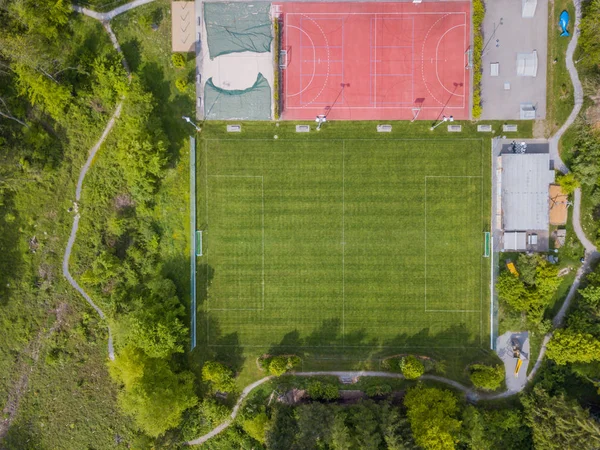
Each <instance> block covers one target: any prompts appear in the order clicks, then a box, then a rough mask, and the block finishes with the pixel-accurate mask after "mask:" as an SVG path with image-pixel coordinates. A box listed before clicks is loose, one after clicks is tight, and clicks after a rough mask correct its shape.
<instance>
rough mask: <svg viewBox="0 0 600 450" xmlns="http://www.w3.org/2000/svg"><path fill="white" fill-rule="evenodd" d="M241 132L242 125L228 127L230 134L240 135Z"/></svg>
mask: <svg viewBox="0 0 600 450" xmlns="http://www.w3.org/2000/svg"><path fill="white" fill-rule="evenodd" d="M240 131H242V126H241V125H227V132H228V133H239V132H240Z"/></svg>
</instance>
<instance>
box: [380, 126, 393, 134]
mask: <svg viewBox="0 0 600 450" xmlns="http://www.w3.org/2000/svg"><path fill="white" fill-rule="evenodd" d="M377 132H378V133H391V132H392V126H391V125H377Z"/></svg>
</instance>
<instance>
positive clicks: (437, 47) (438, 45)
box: [435, 23, 467, 108]
mask: <svg viewBox="0 0 600 450" xmlns="http://www.w3.org/2000/svg"><path fill="white" fill-rule="evenodd" d="M458 27H465V28H467V24H466V23H463V24H461V25H455V26H453V27H452V28H448V29H447V30H446V32H445V33H444V34H442V35H441V36H440V38H439V39H438V43H437V45H436V46H435V76H436V77H437V80H438V83H440V86H442V87H443V88H444V89H445V90H446V92H447V93H448V94H451V95H456V96H457V97H464V94H462V95H461V94H456V93H454V92H452V91H450V90H448V88H446V86H444V83H442V80H440V74H439V73H438V62H439V58H438V52H439V49H440V42H442V39H444V36H446V35H447V34H448V33H450V32H451V31H452V30H454V29H455V28H458ZM464 73H465V71H464V70H463V80H464V77H465V75H464ZM463 89H465V91H466V86H465V84H464V83H463ZM464 105H465V102H464V100H463V108H464Z"/></svg>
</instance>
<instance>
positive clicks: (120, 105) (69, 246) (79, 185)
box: [62, 0, 152, 360]
mask: <svg viewBox="0 0 600 450" xmlns="http://www.w3.org/2000/svg"><path fill="white" fill-rule="evenodd" d="M150 1H152V0H140V1H135V2H132V3H128V4H127V5H123V6H122V7H120V8H116V9H114V10H113V11H111V12H109V13H107V14H108V15H109V16H110V14H113V15H112V16H110V18H108V19H106V20H105V19H103V18H102V17H101V16H102V15H101V14H100V13H95V12H93V11H90V10H87V9H85V8H81V7H79V6H73V9H74V10H75V11H77V12H82V13H84V14H86V15H88V16H90V17H94V18H95V19H98V20H102V21H103V25H104V29H105V30H106V32H107V33H108V35H109V37H110V40H111V42H112V44H113V46H114V48H115V50H117V52H118V53H119V54H120V55H121V56H122V63H123V67H124V68H125V71H126V72H127V76H128V77H129V79H130V80H131V72H130V70H129V65H128V64H127V60H126V59H125V56H124V55H123V52H122V51H121V46H120V45H119V42H118V41H117V37H116V36H115V34H114V33H113V31H112V28H111V27H110V24H109V23H108V21H107V20H110V19H111V18H112V17H114V16H116V15H117V14H121V13H122V12H125V11H128V10H129V9H132V8H135V7H136V6H139V5H140V4H145V3H149V2H150ZM84 10H85V11H84ZM92 13H93V14H92ZM109 16H106V17H109ZM122 108H123V100H121V101H119V103H118V104H117V107H116V108H115V112H114V113H113V115H112V117H111V118H110V119H109V121H108V123H107V124H106V127H105V128H104V130H103V131H102V134H101V135H100V139H98V142H96V144H94V146H93V147H92V148H91V149H90V151H89V154H88V157H87V160H86V161H85V163H84V164H83V166H82V168H81V171H80V172H79V178H78V179H77V187H76V189H75V201H76V202H79V200H80V199H81V191H82V189H83V180H84V179H85V176H86V174H87V173H88V171H89V170H90V168H91V167H92V164H93V162H94V158H95V157H96V153H98V150H100V147H101V146H102V144H103V143H104V141H105V140H106V138H107V136H108V134H109V133H110V132H111V130H112V129H113V127H114V126H115V122H116V120H117V119H118V118H119V116H120V115H121V109H122ZM80 218H81V215H80V213H79V211H77V205H75V217H73V226H72V227H71V234H70V235H69V241H68V242H67V247H66V248H65V253H64V255H63V264H62V270H63V275H64V277H65V278H66V279H67V281H68V282H69V284H70V285H71V286H73V288H74V289H75V290H76V291H77V292H79V293H80V294H81V296H82V297H83V298H84V299H85V300H86V301H87V302H88V304H89V305H90V306H91V307H92V308H94V310H95V311H96V313H98V315H99V316H100V318H101V319H102V320H104V321H106V315H105V314H104V311H102V309H100V307H99V306H98V305H96V303H94V301H93V300H92V298H91V297H90V296H89V295H88V294H87V292H85V291H84V290H83V288H82V287H81V286H80V285H79V283H77V281H76V280H75V279H74V278H73V276H72V275H71V272H70V271H69V261H70V259H71V252H72V250H73V245H74V244H75V238H76V237H77V230H78V229H79V219H80ZM107 329H108V357H109V358H110V359H111V360H114V359H115V349H114V345H113V337H112V331H111V329H110V326H109V325H108V323H107Z"/></svg>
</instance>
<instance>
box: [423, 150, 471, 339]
mask: <svg viewBox="0 0 600 450" xmlns="http://www.w3.org/2000/svg"><path fill="white" fill-rule="evenodd" d="M481 155H482V154H481V153H480V157H481V158H482V165H483V156H481ZM482 171H483V167H482ZM480 173H482V175H425V196H424V202H423V203H425V283H424V284H425V308H424V311H425V312H436V313H439V312H449V313H459V312H460V313H480V315H481V313H482V311H483V310H482V302H483V286H482V281H481V275H480V277H479V288H480V293H479V309H427V178H481V192H480V194H481V198H482V200H481V214H482V216H483V172H480ZM480 264H481V263H480ZM479 269H480V270H481V266H480V268H479ZM479 330H480V331H479V340H480V341H481V339H482V337H481V332H482V326H481V323H480V325H479Z"/></svg>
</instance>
